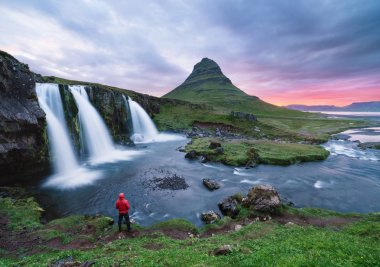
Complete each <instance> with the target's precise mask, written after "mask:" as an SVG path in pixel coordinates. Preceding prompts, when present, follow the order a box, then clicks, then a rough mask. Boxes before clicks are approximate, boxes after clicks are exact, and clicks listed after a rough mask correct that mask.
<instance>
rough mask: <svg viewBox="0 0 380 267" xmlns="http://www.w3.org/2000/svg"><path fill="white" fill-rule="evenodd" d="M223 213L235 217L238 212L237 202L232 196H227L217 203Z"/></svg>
mask: <svg viewBox="0 0 380 267" xmlns="http://www.w3.org/2000/svg"><path fill="white" fill-rule="evenodd" d="M218 207H219V209H220V211H221V212H222V214H223V215H225V216H229V217H231V218H235V217H236V216H237V215H238V214H239V208H238V203H237V201H236V199H235V198H234V197H228V198H225V199H223V200H222V201H221V202H219V203H218Z"/></svg>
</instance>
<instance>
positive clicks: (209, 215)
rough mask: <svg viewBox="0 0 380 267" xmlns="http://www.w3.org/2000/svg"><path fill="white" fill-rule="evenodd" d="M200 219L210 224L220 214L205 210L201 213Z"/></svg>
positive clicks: (218, 217) (218, 218)
mask: <svg viewBox="0 0 380 267" xmlns="http://www.w3.org/2000/svg"><path fill="white" fill-rule="evenodd" d="M201 219H202V221H203V222H205V223H206V224H211V223H214V222H216V221H217V220H220V215H219V214H218V213H217V212H215V211H207V212H203V213H202V214H201Z"/></svg>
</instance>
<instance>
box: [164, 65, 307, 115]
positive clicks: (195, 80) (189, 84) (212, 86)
mask: <svg viewBox="0 0 380 267" xmlns="http://www.w3.org/2000/svg"><path fill="white" fill-rule="evenodd" d="M163 97H164V98H172V99H179V100H185V101H190V102H193V103H200V104H207V105H210V106H212V107H214V108H216V109H217V110H220V111H232V110H234V111H242V112H248V113H268V112H269V113H273V112H274V113H281V114H283V115H286V114H285V113H287V112H290V113H291V114H296V115H300V113H299V112H298V113H295V112H294V111H291V110H288V109H285V108H281V107H277V106H275V105H272V104H269V103H266V102H264V101H262V100H261V99H259V98H258V97H256V96H251V95H248V94H246V93H245V92H243V91H242V90H240V89H239V88H237V87H236V86H235V85H234V84H233V83H232V82H231V80H230V79H229V78H227V77H226V76H225V75H224V74H223V72H222V70H221V68H220V67H219V65H218V64H217V63H216V62H215V61H213V60H211V59H209V58H203V59H202V60H201V61H200V62H199V63H197V64H196V65H195V66H194V69H193V71H192V72H191V74H190V75H189V77H187V79H186V80H185V81H184V82H183V83H182V84H181V85H180V86H178V87H177V88H175V89H174V90H172V91H171V92H169V93H167V94H166V95H164V96H163Z"/></svg>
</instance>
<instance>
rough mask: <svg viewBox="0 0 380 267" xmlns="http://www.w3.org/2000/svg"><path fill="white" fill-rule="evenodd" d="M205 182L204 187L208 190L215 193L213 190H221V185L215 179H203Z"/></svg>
mask: <svg viewBox="0 0 380 267" xmlns="http://www.w3.org/2000/svg"><path fill="white" fill-rule="evenodd" d="M202 182H203V185H204V186H205V187H207V189H209V190H210V191H213V190H216V189H219V188H220V185H219V184H218V183H217V182H216V181H215V180H213V179H207V178H205V179H203V180H202Z"/></svg>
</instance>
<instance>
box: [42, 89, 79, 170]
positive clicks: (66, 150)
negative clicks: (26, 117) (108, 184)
mask: <svg viewBox="0 0 380 267" xmlns="http://www.w3.org/2000/svg"><path fill="white" fill-rule="evenodd" d="M36 91H37V96H38V101H39V103H40V105H41V107H42V109H43V110H44V111H45V113H46V121H47V123H48V135H49V141H50V142H49V144H50V147H51V151H52V156H53V157H54V169H55V171H56V172H57V173H58V174H64V173H69V172H71V171H73V170H75V169H77V168H78V167H79V165H78V163H77V161H76V158H75V154H74V150H73V147H72V145H71V142H70V138H69V134H68V132H67V131H66V122H65V115H64V112H63V106H62V100H61V95H60V93H59V88H58V85H57V84H50V83H45V84H38V83H37V84H36Z"/></svg>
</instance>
